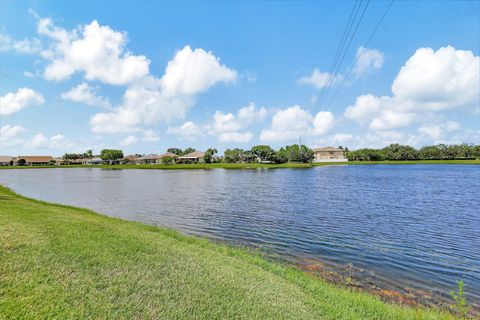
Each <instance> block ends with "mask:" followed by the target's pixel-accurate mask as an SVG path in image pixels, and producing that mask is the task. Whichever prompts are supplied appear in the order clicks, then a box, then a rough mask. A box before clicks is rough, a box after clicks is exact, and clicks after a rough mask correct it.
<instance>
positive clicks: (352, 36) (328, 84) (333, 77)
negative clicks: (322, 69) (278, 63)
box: [314, 0, 370, 114]
mask: <svg viewBox="0 0 480 320" xmlns="http://www.w3.org/2000/svg"><path fill="white" fill-rule="evenodd" d="M369 4H370V0H367V4H366V5H365V7H364V8H363V10H362V13H361V15H360V17H359V19H358V21H356V25H355V27H354V29H353V32H352V33H351V35H350V38H349V39H348V44H347V46H346V47H345V49H344V50H343V53H342V55H341V57H340V60H339V61H338V60H337V61H338V63H337V64H336V66H335V68H334V69H333V71H332V74H331V76H332V78H331V81H330V82H329V83H327V84H326V86H325V87H326V88H325V94H324V95H323V99H321V100H320V101H319V103H318V105H317V108H315V110H314V114H315V113H316V112H317V109H318V108H319V107H321V105H322V104H323V103H324V102H325V99H326V98H327V96H328V93H329V90H330V87H331V85H332V84H333V80H334V79H335V78H336V75H337V73H338V71H339V70H340V67H341V65H342V63H343V60H344V59H345V56H346V54H347V52H348V49H350V46H351V44H352V41H353V39H354V38H355V34H356V33H357V31H358V28H359V27H360V24H361V22H362V20H363V17H364V16H365V12H366V11H367V8H368V5H369ZM359 8H360V6H359V7H358V8H357V12H358V9H359ZM355 16H356V15H355ZM354 20H355V19H354ZM354 23H355V22H354ZM352 26H353V24H352Z"/></svg>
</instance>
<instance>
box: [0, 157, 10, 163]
mask: <svg viewBox="0 0 480 320" xmlns="http://www.w3.org/2000/svg"><path fill="white" fill-rule="evenodd" d="M12 160H13V158H12V157H10V156H0V162H10V161H12Z"/></svg>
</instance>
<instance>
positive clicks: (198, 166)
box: [0, 160, 480, 170]
mask: <svg viewBox="0 0 480 320" xmlns="http://www.w3.org/2000/svg"><path fill="white" fill-rule="evenodd" d="M372 164H480V160H416V161H350V162H319V163H312V164H310V163H297V162H289V163H281V164H267V163H208V164H207V163H201V164H142V165H135V164H127V165H94V166H90V165H65V166H13V167H10V166H5V167H0V169H32V168H36V169H42V168H103V169H164V170H175V169H281V168H294V169H295V168H298V169H305V168H312V167H317V166H339V165H372Z"/></svg>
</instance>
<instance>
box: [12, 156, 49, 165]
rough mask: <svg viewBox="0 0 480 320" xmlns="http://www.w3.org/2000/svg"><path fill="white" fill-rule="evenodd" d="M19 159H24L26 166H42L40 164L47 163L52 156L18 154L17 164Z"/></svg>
mask: <svg viewBox="0 0 480 320" xmlns="http://www.w3.org/2000/svg"><path fill="white" fill-rule="evenodd" d="M21 159H23V160H25V165H26V166H42V165H49V164H50V161H52V160H53V157H52V156H18V157H17V164H18V161H20V160H21Z"/></svg>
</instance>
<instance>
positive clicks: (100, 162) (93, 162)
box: [83, 156, 108, 165]
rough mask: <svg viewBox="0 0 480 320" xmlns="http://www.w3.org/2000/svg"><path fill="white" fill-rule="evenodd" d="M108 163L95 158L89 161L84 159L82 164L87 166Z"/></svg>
mask: <svg viewBox="0 0 480 320" xmlns="http://www.w3.org/2000/svg"><path fill="white" fill-rule="evenodd" d="M107 162H108V161H105V160H102V158H100V157H98V156H95V157H93V158H91V159H86V160H85V162H84V163H83V164H87V165H99V164H105V163H107Z"/></svg>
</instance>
